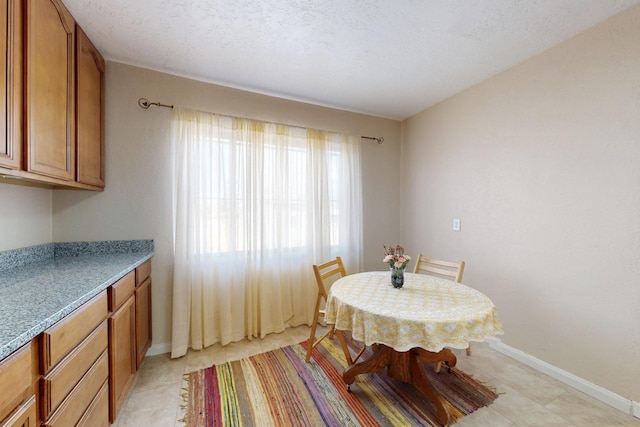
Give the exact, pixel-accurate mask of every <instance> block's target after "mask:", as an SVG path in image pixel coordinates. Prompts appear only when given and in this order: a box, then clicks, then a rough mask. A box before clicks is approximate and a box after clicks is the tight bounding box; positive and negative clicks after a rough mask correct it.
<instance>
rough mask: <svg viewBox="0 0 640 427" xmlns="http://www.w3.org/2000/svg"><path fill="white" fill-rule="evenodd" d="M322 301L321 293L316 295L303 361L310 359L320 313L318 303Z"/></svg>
mask: <svg viewBox="0 0 640 427" xmlns="http://www.w3.org/2000/svg"><path fill="white" fill-rule="evenodd" d="M321 303H322V294H319V295H318V300H317V301H316V309H315V311H314V313H313V323H312V324H311V333H310V334H309V345H308V346H307V357H306V358H305V361H306V362H307V363H309V360H310V359H311V350H313V347H314V346H315V341H316V327H317V326H318V315H319V314H320V312H319V309H320V304H321Z"/></svg>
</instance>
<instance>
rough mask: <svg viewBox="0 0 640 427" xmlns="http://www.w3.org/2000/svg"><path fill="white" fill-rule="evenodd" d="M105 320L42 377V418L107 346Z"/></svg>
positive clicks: (59, 401) (58, 403)
mask: <svg viewBox="0 0 640 427" xmlns="http://www.w3.org/2000/svg"><path fill="white" fill-rule="evenodd" d="M107 343H108V336H107V322H106V321H103V322H102V324H101V325H100V326H98V328H96V330H95V331H93V332H92V333H91V335H89V336H88V337H87V338H86V339H85V340H84V341H82V343H81V344H80V345H79V346H78V347H76V348H75V349H74V350H73V351H72V352H71V353H69V355H68V356H67V357H65V358H64V359H62V361H61V362H60V363H59V364H58V365H57V366H56V367H55V368H54V369H52V370H51V372H49V374H47V375H46V376H45V377H43V378H42V386H41V389H42V418H45V419H46V418H48V417H49V415H50V414H51V413H52V412H53V411H55V410H56V408H57V407H58V405H60V403H62V401H63V400H64V398H65V397H66V396H67V395H68V394H69V392H70V391H71V390H72V389H73V387H75V385H76V384H77V383H78V382H79V381H80V379H81V378H82V376H83V375H84V374H85V373H86V372H87V371H88V370H89V368H90V367H91V366H92V365H93V363H94V362H95V361H96V360H97V359H98V357H99V356H100V354H102V352H104V350H105V349H106V348H107Z"/></svg>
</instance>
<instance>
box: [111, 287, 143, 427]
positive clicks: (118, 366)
mask: <svg viewBox="0 0 640 427" xmlns="http://www.w3.org/2000/svg"><path fill="white" fill-rule="evenodd" d="M135 331H136V303H135V295H134V294H133V293H132V294H131V296H130V297H129V298H128V299H127V300H126V301H125V302H124V303H123V304H122V305H121V306H120V308H118V310H117V311H116V312H115V313H113V314H112V315H111V317H109V370H110V372H111V374H110V376H109V420H110V421H111V422H114V421H115V419H116V417H117V416H118V412H119V411H120V408H121V407H122V404H123V403H124V401H125V399H126V397H127V393H128V392H129V389H130V388H131V385H132V384H133V380H134V379H135V377H136V369H137V358H136V343H135V337H136V335H135Z"/></svg>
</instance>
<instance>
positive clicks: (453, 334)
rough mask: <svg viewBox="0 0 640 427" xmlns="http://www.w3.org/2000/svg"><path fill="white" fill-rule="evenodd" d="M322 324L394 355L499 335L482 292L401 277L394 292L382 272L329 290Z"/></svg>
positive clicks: (358, 276)
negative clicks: (401, 280) (391, 348)
mask: <svg viewBox="0 0 640 427" xmlns="http://www.w3.org/2000/svg"><path fill="white" fill-rule="evenodd" d="M325 321H326V322H327V323H335V325H336V328H337V329H340V330H350V331H351V333H352V336H353V338H355V339H356V340H358V341H361V342H364V343H365V344H367V345H371V344H374V343H379V344H385V345H387V346H389V347H393V348H394V349H395V350H397V351H408V350H410V349H412V348H414V347H421V348H424V349H425V350H428V351H432V352H438V351H440V350H442V349H443V348H444V347H450V348H467V347H468V345H469V342H470V341H483V340H484V339H485V338H489V337H493V336H495V335H499V334H502V333H503V330H502V323H501V322H500V318H499V317H498V311H497V309H496V307H495V306H494V305H493V303H492V302H491V300H490V299H489V298H488V297H487V296H486V295H484V294H483V293H481V292H479V291H477V290H475V289H473V288H470V287H468V286H465V285H462V284H460V283H455V282H452V281H450V280H445V279H440V278H437V277H433V276H428V275H425V274H412V273H405V282H404V286H403V287H402V288H401V289H395V288H394V287H393V286H392V285H391V278H390V273H389V272H388V271H386V272H385V271H372V272H366V273H358V274H352V275H350V276H346V277H343V278H342V279H340V280H338V281H336V282H335V283H334V284H333V285H332V286H331V289H330V291H329V297H328V299H327V305H326V314H325Z"/></svg>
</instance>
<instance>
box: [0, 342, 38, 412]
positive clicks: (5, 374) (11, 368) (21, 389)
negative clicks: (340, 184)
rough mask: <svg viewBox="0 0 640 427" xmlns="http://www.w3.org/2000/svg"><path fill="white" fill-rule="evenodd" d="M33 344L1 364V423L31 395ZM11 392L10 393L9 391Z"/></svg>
mask: <svg viewBox="0 0 640 427" xmlns="http://www.w3.org/2000/svg"><path fill="white" fill-rule="evenodd" d="M31 383H32V378H31V344H30V343H29V344H27V345H25V346H24V347H22V348H21V349H19V350H17V351H16V352H15V353H13V354H12V355H11V356H9V357H8V358H6V359H5V360H3V361H2V362H0V421H1V420H4V419H5V418H6V417H7V415H9V414H10V413H11V412H12V411H13V410H14V409H15V408H16V407H17V406H18V405H20V403H21V402H22V401H23V400H24V399H26V398H27V397H28V396H29V395H30V394H33V391H32V389H31V386H32V384H31ZM9 390H10V391H11V392H10V393H8V392H7V391H9Z"/></svg>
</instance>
